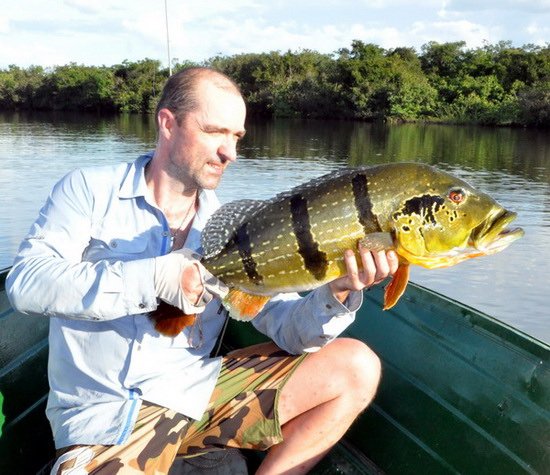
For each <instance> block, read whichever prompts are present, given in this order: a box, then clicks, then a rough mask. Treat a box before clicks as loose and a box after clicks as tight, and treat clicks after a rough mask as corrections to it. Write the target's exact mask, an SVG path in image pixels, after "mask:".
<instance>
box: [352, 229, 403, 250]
mask: <svg viewBox="0 0 550 475" xmlns="http://www.w3.org/2000/svg"><path fill="white" fill-rule="evenodd" d="M359 247H363V248H365V249H368V250H369V251H384V250H387V249H394V247H395V246H394V245H393V237H392V235H391V234H390V233H383V232H379V233H370V234H367V235H366V236H365V237H364V238H363V239H360V240H359Z"/></svg>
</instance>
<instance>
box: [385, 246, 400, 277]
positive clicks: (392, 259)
mask: <svg viewBox="0 0 550 475" xmlns="http://www.w3.org/2000/svg"><path fill="white" fill-rule="evenodd" d="M386 257H387V259H388V264H389V266H390V275H394V274H395V273H396V272H397V268H398V267H399V257H398V256H397V253H396V252H395V251H388V252H387V253H386Z"/></svg>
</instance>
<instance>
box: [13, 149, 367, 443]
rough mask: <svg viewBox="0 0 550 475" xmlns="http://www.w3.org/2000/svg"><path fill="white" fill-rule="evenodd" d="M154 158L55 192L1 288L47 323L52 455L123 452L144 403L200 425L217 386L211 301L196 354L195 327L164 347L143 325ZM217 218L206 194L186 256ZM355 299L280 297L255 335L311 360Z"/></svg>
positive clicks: (150, 302)
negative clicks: (89, 448)
mask: <svg viewBox="0 0 550 475" xmlns="http://www.w3.org/2000/svg"><path fill="white" fill-rule="evenodd" d="M151 156H152V155H151V154H148V155H144V156H142V157H140V158H138V159H137V160H136V161H135V162H134V163H131V164H120V165H116V166H105V167H97V168H86V169H80V170H75V171H73V172H71V173H69V174H68V175H67V176H65V177H64V178H63V179H62V180H61V181H59V182H58V183H57V184H56V185H55V187H54V189H53V191H52V193H51V194H50V196H49V198H48V200H47V202H46V204H45V205H44V207H43V208H42V209H41V210H40V215H39V217H38V219H37V220H36V222H35V223H34V224H33V225H32V227H31V229H30V231H29V234H28V235H27V237H26V238H25V239H24V241H23V242H22V244H21V247H20V249H19V252H18V255H17V257H16V258H15V262H14V265H13V267H12V270H11V272H10V274H9V275H8V278H7V280H6V289H7V292H8V296H9V299H10V301H11V303H12V305H13V306H14V307H15V308H16V309H18V310H19V311H21V312H23V313H33V314H42V315H45V316H48V317H50V334H49V341H50V353H49V362H48V377H49V382H50V394H49V398H48V406H47V410H46V413H47V416H48V418H49V420H50V423H51V426H52V430H53V435H54V439H55V445H56V447H57V448H61V447H65V446H68V445H73V444H103V445H110V444H122V443H124V442H125V441H126V440H127V439H128V436H129V435H130V434H131V432H132V430H133V428H134V424H135V421H136V417H137V414H138V411H139V408H140V406H141V402H142V401H143V400H146V401H150V402H152V403H154V404H157V405H160V406H164V407H168V408H170V409H173V410H175V411H177V412H179V413H182V414H184V415H186V416H188V417H190V418H192V419H200V418H201V417H202V414H203V412H204V410H205V408H206V405H207V404H208V401H209V399H210V395H211V394H212V391H213V389H214V386H215V384H216V380H217V376H218V373H219V370H220V367H221V358H211V357H210V356H209V355H210V353H211V351H212V349H213V347H214V345H215V343H216V339H217V337H218V335H219V333H220V331H221V328H222V326H223V322H224V315H225V312H221V313H220V312H219V310H220V302H219V301H216V300H214V301H212V302H211V303H210V304H209V305H208V306H207V308H206V310H205V311H204V313H202V314H201V315H200V317H199V319H198V320H200V327H201V328H200V329H201V331H202V344H201V345H200V346H198V348H193V346H197V345H196V344H195V342H196V341H197V339H198V331H199V328H198V324H195V325H194V326H193V327H188V328H186V329H185V330H183V331H182V332H181V333H180V334H179V335H178V336H176V337H175V338H170V337H166V336H163V335H160V334H159V333H158V332H157V331H156V330H155V329H154V327H153V325H152V323H151V321H150V319H149V318H147V312H150V311H152V310H154V309H156V307H157V297H156V295H155V289H154V283H153V273H154V258H155V257H157V256H159V255H163V254H166V253H167V252H169V249H170V245H171V243H170V230H169V226H168V222H167V220H166V217H165V216H164V214H163V212H162V211H161V210H160V209H159V208H158V207H157V206H156V205H155V204H154V203H152V202H151V201H150V200H149V199H148V198H147V197H148V196H149V195H148V192H147V186H146V182H145V175H144V168H145V165H146V164H147V162H148V161H149V160H150V159H151ZM218 207H219V202H218V200H217V198H216V196H215V193H214V192H213V191H209V190H203V191H201V193H200V194H199V207H198V211H197V214H196V216H195V219H194V221H193V226H192V228H191V230H190V232H189V235H188V238H187V241H186V243H185V247H188V248H191V249H193V250H198V251H199V252H200V234H201V230H202V229H203V227H204V225H205V223H206V221H207V220H208V218H209V216H210V215H211V214H212V213H213V212H214V211H215V210H216V209H217V208H218ZM361 299H362V294H361V292H353V293H351V294H350V297H349V298H348V300H347V301H346V306H344V305H342V304H341V303H340V302H339V301H338V300H337V299H335V298H334V296H333V295H332V294H331V292H330V291H329V289H328V287H327V286H323V287H320V288H319V289H317V290H316V291H313V292H311V293H310V294H308V295H307V296H306V297H303V298H302V297H299V296H298V295H297V294H283V295H279V296H277V297H275V298H273V299H272V300H271V301H270V302H269V303H268V304H267V305H266V307H265V309H264V310H263V311H262V312H261V314H260V315H258V316H257V317H256V318H255V319H254V320H253V321H252V323H253V325H254V326H255V327H256V328H257V329H258V330H259V331H261V332H262V333H264V334H266V335H268V336H269V337H270V338H272V339H273V340H274V341H275V342H276V343H277V344H278V345H279V346H280V347H281V348H283V349H285V350H286V351H288V352H290V353H293V354H299V353H302V352H305V351H316V350H318V349H319V348H320V347H322V346H323V345H325V344H327V343H328V342H330V341H331V340H333V339H334V338H336V336H338V335H339V334H340V333H341V332H342V331H343V330H344V329H345V328H346V327H347V326H348V325H349V324H350V323H351V322H352V321H353V319H354V317H355V313H354V312H355V311H356V310H357V309H358V308H359V306H360V305H361V302H362V300H361Z"/></svg>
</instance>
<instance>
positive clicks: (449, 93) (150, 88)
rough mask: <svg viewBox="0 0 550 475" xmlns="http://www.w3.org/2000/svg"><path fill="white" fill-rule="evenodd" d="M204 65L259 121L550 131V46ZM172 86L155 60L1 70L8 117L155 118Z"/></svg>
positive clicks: (379, 51) (266, 56) (365, 52)
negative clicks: (24, 113)
mask: <svg viewBox="0 0 550 475" xmlns="http://www.w3.org/2000/svg"><path fill="white" fill-rule="evenodd" d="M201 64H202V65H206V66H211V67H214V68H216V69H219V70H221V71H223V72H225V73H226V74H228V75H229V76H230V77H232V78H233V79H234V80H235V81H236V82H237V83H238V84H239V85H240V87H241V89H242V91H243V94H244V96H245V99H246V101H247V105H248V110H249V113H250V114H251V115H267V116H275V117H309V118H337V119H338V118H340V119H359V120H369V121H370V120H384V121H419V120H422V121H424V120H428V121H447V122H457V123H478V124H487V125H512V124H514V125H529V126H546V127H547V126H550V46H549V45H547V46H545V47H543V46H535V45H526V46H523V47H521V48H518V47H513V46H512V44H511V43H510V42H500V43H497V44H495V45H490V44H485V45H484V46H483V47H481V48H475V49H467V48H466V44H465V42H462V41H459V42H452V43H442V44H440V43H437V42H430V43H427V44H426V45H424V46H423V47H422V48H421V52H420V54H418V53H417V52H416V51H415V50H414V49H413V48H406V47H400V48H395V49H391V50H386V49H384V48H381V47H380V46H377V45H375V44H369V43H364V42H362V41H360V40H355V41H353V42H352V44H351V45H350V47H349V48H342V49H340V50H338V51H337V52H335V53H334V54H321V53H318V52H316V51H311V50H301V51H295V52H293V51H287V52H284V53H281V52H278V51H271V52H269V53H258V54H256V53H248V54H238V55H234V56H216V57H214V58H210V59H209V60H207V61H204V62H203V63H201ZM196 65H197V63H192V62H190V61H183V62H179V61H178V60H174V64H173V66H174V71H178V70H180V69H182V68H184V67H187V66H196ZM167 77H168V71H167V69H166V68H164V69H163V68H162V67H161V64H160V62H159V61H157V60H153V59H147V58H146V59H144V60H142V61H137V62H130V61H124V62H123V63H122V64H117V65H114V66H110V67H106V66H102V67H92V66H82V65H77V64H74V63H71V64H69V65H65V66H59V67H55V68H53V69H51V70H48V69H47V70H44V69H43V68H41V67H38V66H31V67H29V68H27V69H22V68H19V67H17V66H13V65H12V66H9V67H8V68H7V69H5V70H0V109H5V110H15V109H58V110H59V109H63V110H83V111H98V112H109V111H112V112H115V111H116V112H134V113H151V112H153V111H154V109H155V105H156V103H157V101H158V97H159V94H160V92H161V89H162V86H163V84H164V82H165V80H166V79H167Z"/></svg>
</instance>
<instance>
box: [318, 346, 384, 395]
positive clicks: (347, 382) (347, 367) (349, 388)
mask: <svg viewBox="0 0 550 475" xmlns="http://www.w3.org/2000/svg"><path fill="white" fill-rule="evenodd" d="M332 345H334V346H333V347H332V348H331V350H332V351H333V352H334V353H335V354H336V355H337V357H338V358H339V360H340V364H339V366H340V368H339V372H340V375H341V376H342V377H343V378H344V381H343V382H342V383H343V384H342V391H343V392H345V393H347V394H349V396H350V399H354V400H355V401H356V402H357V403H359V404H360V405H363V406H366V405H368V404H369V403H370V401H371V400H372V399H373V397H374V395H375V394H376V390H377V388H378V384H379V382H380V377H381V373H382V365H381V362H380V358H378V356H377V355H376V353H374V351H372V350H371V349H370V348H369V347H368V346H367V345H366V344H365V343H363V342H362V341H360V340H355V339H353V338H338V339H336V340H334V341H333V342H332V343H331V344H330V345H328V347H330V346H332ZM328 347H327V348H328Z"/></svg>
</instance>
